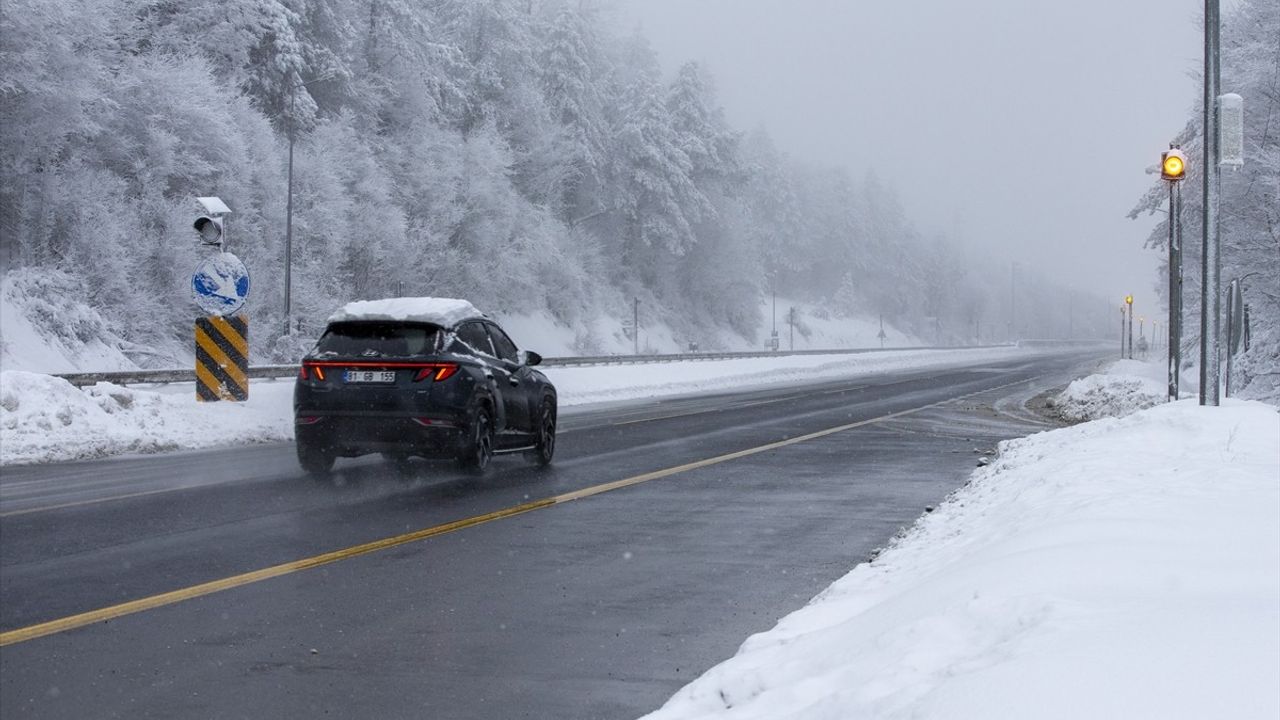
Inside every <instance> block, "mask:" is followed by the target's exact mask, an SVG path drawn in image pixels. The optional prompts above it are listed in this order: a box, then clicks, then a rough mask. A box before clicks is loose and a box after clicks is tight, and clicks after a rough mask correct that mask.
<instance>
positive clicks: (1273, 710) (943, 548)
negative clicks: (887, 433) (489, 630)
mask: <svg viewBox="0 0 1280 720" xmlns="http://www.w3.org/2000/svg"><path fill="white" fill-rule="evenodd" d="M1121 369H1122V370H1123V368H1121ZM1095 382H1097V383H1100V384H1101V385H1104V386H1105V385H1107V384H1109V383H1108V382H1107V381H1106V380H1100V381H1095ZM1114 384H1115V385H1116V386H1117V387H1119V388H1120V389H1121V394H1126V395H1127V394H1128V391H1127V390H1124V387H1123V386H1126V385H1128V384H1129V381H1128V380H1125V379H1121V380H1119V381H1118V382H1116V383H1114ZM1112 405H1113V406H1114V405H1115V404H1114V403H1112ZM719 717H724V718H737V719H742V720H745V719H747V718H759V719H760V720H781V719H784V718H906V717H911V718H946V719H948V720H963V719H965V718H975V719H981V720H986V719H987V718H992V717H1009V718H1037V719H1042V718H1063V719H1067V718H1070V719H1073V720H1074V719H1075V718H1104V717H1106V718H1111V717H1114V718H1120V717H1125V718H1137V717H1142V718H1161V719H1162V720H1170V719H1172V718H1188V719H1189V720H1190V719H1196V720H1198V719H1200V718H1207V717H1220V718H1235V719H1237V720H1238V719H1240V718H1258V719H1262V718H1268V719H1269V718H1276V717H1280V415H1278V414H1277V409H1276V408H1275V407H1272V406H1269V405H1264V404H1262V403H1257V402H1245V401H1234V400H1228V401H1226V402H1224V404H1223V406H1222V407H1219V408H1212V407H1199V406H1198V405H1197V404H1196V401H1195V400H1182V401H1180V402H1178V403H1174V404H1163V405H1160V406H1158V407H1153V408H1150V409H1147V410H1142V411H1138V412H1134V413H1132V414H1129V415H1128V416H1126V417H1123V418H1119V419H1116V418H1108V419H1103V420H1099V421H1095V422H1089V423H1086V424H1083V425H1077V426H1075V427H1071V428H1064V429H1061V430H1055V431H1051V432H1045V433H1040V434H1037V435H1033V436H1030V437H1027V438H1023V439H1019V440H1013V441H1009V442H1006V443H1002V445H1001V448H1000V456H999V458H998V460H997V461H996V462H995V463H993V464H992V465H990V466H989V467H986V468H982V469H979V470H978V471H976V472H975V473H974V475H973V477H972V478H971V481H970V483H969V484H968V485H967V486H965V487H964V488H962V489H960V490H959V491H957V492H956V493H954V494H953V495H952V496H951V497H950V498H949V499H948V501H947V502H946V503H944V504H943V505H942V506H940V507H939V508H938V509H937V510H936V511H935V512H933V513H932V514H930V515H926V516H925V517H924V518H922V519H921V520H920V522H918V523H917V524H916V525H915V526H914V527H913V528H912V529H911V530H910V531H909V532H908V533H906V534H905V535H904V536H903V537H901V538H900V539H898V540H897V541H896V542H895V543H893V544H892V546H891V547H890V548H889V549H887V550H886V551H884V552H883V553H882V554H880V555H879V556H878V557H877V558H876V559H875V560H874V561H871V562H869V563H866V564H863V565H860V566H858V567H857V568H855V569H854V570H853V571H852V572H851V573H849V574H848V575H847V576H845V577H844V578H843V579H841V580H840V581H838V582H836V583H835V584H834V585H832V586H831V587H830V588H829V589H827V590H826V591H825V592H823V593H822V594H821V595H819V596H818V597H817V598H815V599H814V601H813V602H812V603H811V604H810V605H809V606H808V607H806V608H804V609H802V610H800V611H798V612H796V613H794V614H792V615H790V616H788V617H787V618H785V619H783V620H782V621H781V622H780V623H779V624H778V625H777V626H776V627H775V628H774V629H772V630H770V631H768V632H764V633H761V634H759V635H757V636H755V637H752V638H751V639H749V640H748V641H747V642H746V643H745V644H744V645H743V646H742V648H741V650H740V651H739V653H738V655H737V656H736V657H734V658H732V659H730V660H728V661H726V662H724V663H722V664H721V665H719V666H717V667H715V668H713V669H712V670H710V671H709V672H707V673H706V674H705V675H704V676H703V677H701V678H699V679H698V680H696V681H695V682H693V683H692V684H690V685H689V686H687V687H686V688H684V689H683V690H682V691H680V692H679V693H678V694H677V695H676V696H675V697H673V698H672V699H671V700H670V701H669V702H668V703H667V705H666V706H665V707H664V708H663V709H661V710H660V711H658V712H656V713H654V714H652V715H651V716H649V719H648V720H677V719H681V718H719Z"/></svg>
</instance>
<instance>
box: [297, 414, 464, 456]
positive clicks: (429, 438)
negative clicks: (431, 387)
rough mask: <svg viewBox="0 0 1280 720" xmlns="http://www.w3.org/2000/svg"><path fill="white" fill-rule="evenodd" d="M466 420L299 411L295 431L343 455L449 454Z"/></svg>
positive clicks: (454, 450) (459, 440)
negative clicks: (382, 453)
mask: <svg viewBox="0 0 1280 720" xmlns="http://www.w3.org/2000/svg"><path fill="white" fill-rule="evenodd" d="M465 427H466V425H465V423H464V422H462V421H460V420H458V419H456V418H451V417H428V416H405V415H389V414H355V413H341V414H339V413H328V414H326V413H320V412H307V411H304V410H299V411H298V412H297V414H296V415H295V418H294V434H295V436H296V438H297V441H298V442H299V443H300V444H306V445H310V446H312V447H318V448H324V449H326V450H328V451H330V452H332V453H333V454H335V455H338V456H340V457H355V456H357V455H367V454H369V453H376V452H394V453H406V454H411V455H421V456H423V457H448V456H452V455H454V454H455V453H457V451H458V449H459V448H460V446H461V444H462V442H463V440H464V438H465V429H464V428H465Z"/></svg>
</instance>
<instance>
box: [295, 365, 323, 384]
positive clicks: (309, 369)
mask: <svg viewBox="0 0 1280 720" xmlns="http://www.w3.org/2000/svg"><path fill="white" fill-rule="evenodd" d="M312 375H314V376H315V378H316V379H317V380H324V368H322V367H320V366H319V365H316V364H314V363H305V362H304V363H302V367H301V368H298V377H299V378H300V379H302V380H308V379H310V377H311V376H312Z"/></svg>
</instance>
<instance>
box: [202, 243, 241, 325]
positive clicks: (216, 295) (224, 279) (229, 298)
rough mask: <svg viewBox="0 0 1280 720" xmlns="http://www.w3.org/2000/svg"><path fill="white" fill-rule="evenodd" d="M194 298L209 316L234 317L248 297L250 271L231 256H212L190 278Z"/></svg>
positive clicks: (225, 254)
mask: <svg viewBox="0 0 1280 720" xmlns="http://www.w3.org/2000/svg"><path fill="white" fill-rule="evenodd" d="M191 297H192V298H193V299H194V300H195V301H196V305H197V306H198V307H199V308H200V309H201V310H203V311H204V312H206V313H208V314H210V315H219V316H223V317H225V316H227V315H232V314H234V313H235V312H236V311H237V310H239V309H240V308H241V307H242V306H243V305H244V301H245V299H246V298H248V297H249V270H248V268H246V267H245V266H244V263H242V262H240V258H238V257H236V256H235V255H232V254H231V253H218V254H216V255H210V256H209V257H207V258H205V260H204V261H203V262H201V263H200V264H199V265H198V266H196V271H195V273H194V274H193V275H192V276H191Z"/></svg>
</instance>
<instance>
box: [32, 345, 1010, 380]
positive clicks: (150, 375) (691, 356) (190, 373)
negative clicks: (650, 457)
mask: <svg viewBox="0 0 1280 720" xmlns="http://www.w3.org/2000/svg"><path fill="white" fill-rule="evenodd" d="M997 347H1011V346H1010V345H962V346H956V345H952V346H945V347H944V346H919V345H917V346H914V347H892V348H842V349H837V350H778V351H769V350H765V351H752V352H730V353H703V352H693V353H678V354H667V355H590V356H576V357H548V358H543V359H542V366H543V367H581V366H586V365H635V364H640V363H659V362H694V361H706V360H737V359H747V358H766V357H787V356H800V355H857V354H863V353H878V352H894V351H902V350H977V349H982V348H997ZM248 374H249V379H250V380H275V379H280V378H291V377H293V376H295V375H297V374H298V366H297V365H253V366H250V367H249V373H248ZM54 377H60V378H62V379H63V380H66V381H67V382H69V383H71V384H72V385H75V386H76V387H86V386H89V385H95V384H97V383H100V382H109V383H114V384H116V385H163V384H166V383H179V382H195V379H196V373H195V370H194V369H190V370H122V371H113V372H89V373H61V374H55V375H54Z"/></svg>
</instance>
